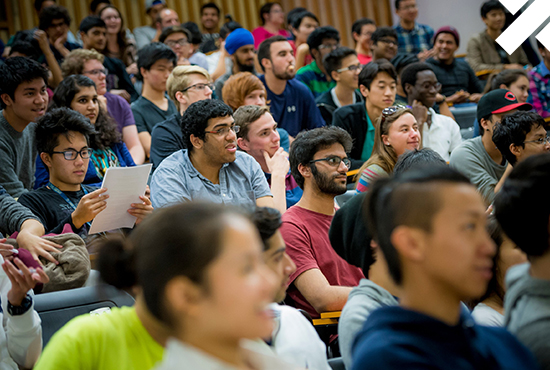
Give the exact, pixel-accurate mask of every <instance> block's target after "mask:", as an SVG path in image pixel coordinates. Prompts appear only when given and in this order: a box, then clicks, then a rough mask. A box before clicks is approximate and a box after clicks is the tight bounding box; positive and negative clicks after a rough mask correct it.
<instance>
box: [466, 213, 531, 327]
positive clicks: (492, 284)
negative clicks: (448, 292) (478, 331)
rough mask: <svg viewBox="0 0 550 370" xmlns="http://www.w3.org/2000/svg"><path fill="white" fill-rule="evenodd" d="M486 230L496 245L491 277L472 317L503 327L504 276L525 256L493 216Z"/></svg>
mask: <svg viewBox="0 0 550 370" xmlns="http://www.w3.org/2000/svg"><path fill="white" fill-rule="evenodd" d="M487 231H488V232H489V235H491V239H493V241H494V242H495V245H496V246H497V252H496V254H495V256H494V257H493V268H492V272H493V277H492V278H491V280H490V281H489V285H488V286H487V291H486V292H485V294H483V296H482V297H481V298H479V300H478V301H479V302H478V303H477V304H476V305H475V307H474V309H473V310H472V317H473V318H474V320H475V322H477V323H478V324H480V325H485V326H501V327H504V295H505V293H506V285H505V283H504V277H505V276H506V272H507V271H508V269H509V268H511V267H512V266H514V265H518V264H520V263H525V262H527V256H526V255H525V253H523V252H522V251H521V250H520V249H519V248H518V247H517V246H516V245H515V244H514V242H512V241H511V240H510V238H508V237H507V236H506V234H504V232H503V231H502V228H501V227H500V225H499V224H498V222H497V220H496V218H495V217H494V216H491V217H489V221H488V223H487Z"/></svg>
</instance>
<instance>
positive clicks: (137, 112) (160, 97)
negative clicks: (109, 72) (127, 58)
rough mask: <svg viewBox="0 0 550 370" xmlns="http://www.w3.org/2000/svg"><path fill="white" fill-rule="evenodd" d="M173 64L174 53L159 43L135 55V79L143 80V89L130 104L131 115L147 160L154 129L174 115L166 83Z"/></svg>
mask: <svg viewBox="0 0 550 370" xmlns="http://www.w3.org/2000/svg"><path fill="white" fill-rule="evenodd" d="M176 63H177V57H176V54H175V53H174V52H173V51H172V50H171V49H170V48H169V47H168V46H166V45H164V44H161V43H159V42H156V43H153V44H150V45H147V46H145V47H144V48H142V49H141V50H140V51H139V52H138V69H139V74H138V76H139V77H140V78H141V79H142V80H143V90H142V92H141V96H140V98H139V99H138V100H136V101H135V102H133V103H132V112H133V113H134V118H135V120H136V126H137V129H138V133H139V140H140V141H141V145H142V146H143V149H144V150H145V157H146V158H148V157H149V152H150V151H151V132H152V131H153V128H154V127H155V126H156V125H157V124H158V123H160V122H162V121H165V120H167V119H168V118H169V117H170V116H172V115H174V114H176V113H177V108H176V106H175V105H174V103H173V102H172V101H171V100H170V99H169V98H168V97H167V96H166V81H167V80H168V77H169V76H170V73H172V70H173V69H174V67H175V66H176Z"/></svg>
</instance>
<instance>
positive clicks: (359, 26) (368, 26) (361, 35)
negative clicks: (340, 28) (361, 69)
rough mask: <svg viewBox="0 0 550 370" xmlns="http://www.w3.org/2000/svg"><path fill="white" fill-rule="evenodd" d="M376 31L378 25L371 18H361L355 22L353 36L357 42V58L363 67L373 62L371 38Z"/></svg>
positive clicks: (352, 29) (352, 27)
mask: <svg viewBox="0 0 550 370" xmlns="http://www.w3.org/2000/svg"><path fill="white" fill-rule="evenodd" d="M374 31H376V23H375V22H374V21H373V20H372V19H370V18H361V19H358V20H356V21H355V22H353V25H352V26H351V35H352V36H353V40H354V42H355V51H356V52H357V58H359V62H360V63H361V64H362V65H366V64H368V63H370V62H371V61H372V52H371V49H370V48H371V36H372V34H373V33H374Z"/></svg>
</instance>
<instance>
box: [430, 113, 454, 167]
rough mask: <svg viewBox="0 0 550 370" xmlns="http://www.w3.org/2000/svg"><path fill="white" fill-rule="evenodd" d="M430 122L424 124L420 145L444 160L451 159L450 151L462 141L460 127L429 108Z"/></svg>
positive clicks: (450, 119)
mask: <svg viewBox="0 0 550 370" xmlns="http://www.w3.org/2000/svg"><path fill="white" fill-rule="evenodd" d="M429 111H430V113H431V115H432V124H431V125H430V127H429V128H428V125H427V124H425V125H424V128H423V130H422V146H423V147H424V148H430V149H433V150H435V151H436V152H437V153H438V154H439V155H440V156H441V157H442V158H443V159H444V160H445V162H449V160H450V159H451V152H452V151H453V150H454V149H455V148H456V147H457V146H459V145H460V144H461V143H462V135H460V127H459V126H458V123H456V122H455V121H454V120H453V119H452V118H450V117H447V116H444V115H442V114H437V113H435V111H434V110H433V109H432V108H430V109H429Z"/></svg>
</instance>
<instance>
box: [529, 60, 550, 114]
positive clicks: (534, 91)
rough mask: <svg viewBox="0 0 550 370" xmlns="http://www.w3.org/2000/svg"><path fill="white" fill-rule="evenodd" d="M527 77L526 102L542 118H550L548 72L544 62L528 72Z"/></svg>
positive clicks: (549, 76)
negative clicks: (527, 93) (527, 92)
mask: <svg viewBox="0 0 550 370" xmlns="http://www.w3.org/2000/svg"><path fill="white" fill-rule="evenodd" d="M529 77H530V79H529V98H527V101H528V102H529V103H531V104H532V105H533V108H534V109H535V111H536V112H537V113H538V114H540V115H541V116H542V117H544V118H547V117H550V111H549V110H550V71H549V70H548V67H546V65H545V64H544V61H543V62H541V63H540V64H539V65H538V66H536V67H535V68H533V69H532V70H531V71H530V72H529Z"/></svg>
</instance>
